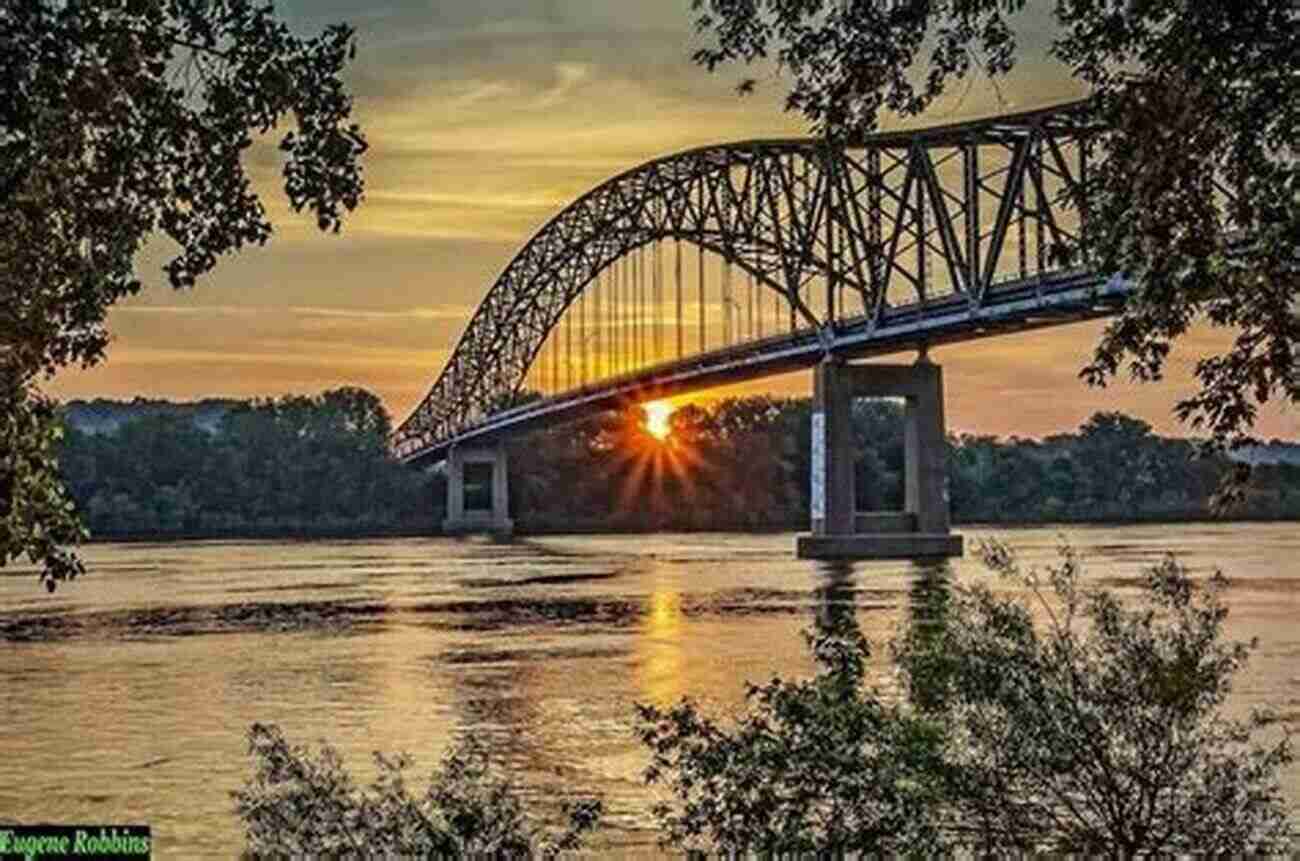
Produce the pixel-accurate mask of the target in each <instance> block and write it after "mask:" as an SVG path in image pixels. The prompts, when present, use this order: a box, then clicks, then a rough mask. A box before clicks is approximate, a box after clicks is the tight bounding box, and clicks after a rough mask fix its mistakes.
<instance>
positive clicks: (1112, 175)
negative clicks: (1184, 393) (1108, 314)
mask: <svg viewBox="0 0 1300 861" xmlns="http://www.w3.org/2000/svg"><path fill="white" fill-rule="evenodd" d="M1031 5H1032V6H1033V7H1035V8H1038V9H1041V8H1042V6H1043V5H1044V4H1029V3H1027V2H1026V0H800V2H788V0H693V3H692V6H693V8H694V10H695V15H696V24H697V27H698V29H699V30H700V31H701V32H702V33H703V34H705V35H706V36H707V37H710V38H711V41H710V44H709V45H707V46H706V47H704V48H702V49H700V50H699V51H698V52H697V53H696V55H695V59H696V61H697V62H698V63H700V64H701V65H704V66H706V67H707V68H709V69H710V70H713V69H715V68H717V67H719V66H721V65H724V64H727V63H732V62H740V63H745V64H749V63H755V62H763V61H775V62H776V63H777V64H778V66H779V68H780V70H781V71H782V72H783V73H785V74H786V75H788V80H789V94H788V97H787V108H788V109H789V110H792V111H797V112H800V113H802V114H803V115H804V116H805V117H806V118H807V119H808V121H809V122H810V123H811V125H812V127H813V128H814V129H815V130H816V132H817V133H818V134H823V135H826V136H828V137H830V138H831V139H833V140H841V141H842V140H848V139H851V138H852V137H853V136H855V135H860V134H863V133H868V132H871V131H874V130H875V129H876V127H877V122H878V120H879V117H880V114H881V111H882V110H891V111H894V112H896V113H898V114H902V115H915V114H920V113H922V112H923V111H925V110H926V108H928V107H929V106H930V105H931V104H933V103H934V100H935V99H936V98H938V97H939V96H940V95H942V94H943V93H944V92H945V91H946V90H947V89H948V88H949V87H950V86H951V85H952V84H953V83H954V82H956V81H958V80H960V79H963V78H967V77H968V76H971V75H974V74H984V75H987V76H988V77H989V78H991V79H996V78H998V77H1000V76H1003V75H1005V74H1006V73H1007V72H1009V71H1010V70H1011V69H1012V68H1013V67H1014V65H1015V63H1016V61H1017V59H1018V57H1019V55H1020V53H1021V52H1020V49H1019V48H1018V46H1017V43H1016V31H1015V24H1016V19H1017V17H1019V16H1021V15H1023V14H1025V11H1026V9H1027V8H1028V7H1030V6H1031ZM1054 15H1055V24H1056V31H1055V33H1054V36H1053V38H1052V41H1051V47H1050V53H1051V56H1052V58H1053V59H1055V60H1056V61H1058V62H1060V63H1062V64H1063V65H1064V66H1065V67H1066V68H1067V69H1068V70H1069V72H1070V74H1071V75H1073V77H1074V78H1075V79H1076V80H1078V81H1079V82H1080V83H1081V84H1083V85H1084V86H1085V87H1086V88H1087V90H1088V91H1089V92H1090V93H1091V96H1092V98H1091V100H1090V102H1089V107H1088V112H1089V113H1090V117H1088V119H1090V120H1092V121H1093V122H1095V123H1096V124H1097V125H1098V126H1099V127H1100V128H1102V129H1104V130H1105V131H1104V132H1102V133H1100V134H1098V135H1097V136H1096V138H1095V156H1096V158H1097V162H1096V164H1097V170H1096V171H1095V173H1094V174H1093V176H1092V177H1091V179H1090V182H1089V183H1088V187H1087V197H1088V200H1089V204H1090V206H1091V208H1092V213H1093V216H1094V217H1092V218H1091V219H1089V222H1088V229H1087V230H1086V231H1085V232H1084V240H1083V245H1084V247H1083V248H1077V249H1073V254H1074V255H1083V258H1082V259H1084V260H1086V262H1087V264H1088V265H1089V266H1093V267H1096V268H1097V269H1098V270H1099V271H1101V272H1105V273H1122V274H1124V275H1125V276H1126V277H1128V278H1130V279H1132V280H1133V281H1134V282H1135V283H1136V284H1137V286H1138V292H1137V294H1136V295H1135V296H1134V298H1133V299H1132V300H1131V301H1130V302H1129V304H1128V306H1127V308H1126V309H1125V311H1124V313H1123V314H1122V315H1121V316H1119V317H1118V318H1116V319H1115V320H1114V321H1113V322H1112V323H1111V325H1110V326H1109V327H1108V328H1107V329H1106V331H1105V333H1104V335H1103V336H1102V338H1101V340H1100V342H1099V343H1098V344H1097V347H1096V351H1095V354H1094V356H1093V359H1092V361H1091V362H1090V363H1089V365H1088V366H1087V367H1086V368H1084V369H1083V371H1082V376H1083V377H1084V378H1085V379H1086V380H1087V381H1088V382H1090V383H1092V384H1095V385H1104V384H1105V383H1106V382H1107V381H1109V380H1111V379H1112V378H1114V377H1115V375H1116V374H1117V373H1119V371H1120V370H1121V369H1122V368H1123V367H1125V366H1127V368H1128V369H1129V370H1130V372H1131V373H1132V375H1133V377H1134V378H1136V379H1139V380H1153V379H1158V378H1160V376H1161V374H1162V373H1163V371H1164V367H1165V362H1166V359H1167V356H1168V353H1169V350H1170V347H1171V345H1172V343H1173V342H1174V341H1176V340H1177V339H1178V338H1179V337H1180V336H1182V335H1184V334H1185V333H1186V332H1187V330H1188V328H1189V326H1191V325H1192V324H1193V323H1194V322H1197V321H1208V322H1210V323H1211V324H1213V325H1214V326H1218V327H1224V328H1226V329H1228V330H1230V331H1231V332H1232V333H1233V334H1234V335H1235V339H1234V340H1233V341H1232V343H1231V346H1230V347H1229V348H1228V349H1227V350H1226V351H1224V352H1222V353H1220V354H1217V355H1206V356H1203V357H1202V358H1201V359H1200V360H1199V361H1198V363H1197V365H1196V368H1195V372H1196V377H1197V379H1198V381H1199V385H1200V389H1199V391H1197V392H1195V393H1193V394H1192V395H1191V396H1189V397H1188V398H1186V399H1185V400H1183V401H1181V402H1180V403H1179V404H1178V407H1177V413H1178V415H1179V416H1180V418H1182V419H1183V420H1184V421H1188V422H1190V424H1191V425H1192V426H1193V427H1203V428H1205V429H1207V430H1209V431H1210V432H1211V433H1212V434H1213V437H1214V440H1215V441H1216V442H1218V443H1220V444H1222V443H1229V442H1234V441H1240V440H1241V439H1242V438H1243V437H1244V435H1245V434H1246V433H1248V432H1249V430H1250V428H1251V426H1252V425H1253V422H1254V419H1255V416H1256V412H1257V409H1258V405H1259V404H1260V403H1262V402H1264V401H1267V400H1268V399H1270V398H1275V397H1285V398H1289V399H1290V400H1291V401H1293V402H1294V401H1297V400H1300V376H1298V374H1297V370H1298V369H1297V360H1296V351H1297V344H1298V343H1300V315H1298V313H1297V312H1298V308H1297V304H1296V303H1297V297H1298V296H1300V165H1298V163H1297V141H1300V12H1298V11H1297V7H1296V6H1295V4H1293V3H1289V2H1284V0H1144V2H1116V0H1057V2H1056V4H1055V10H1054ZM753 83H754V82H753V80H752V79H750V80H746V81H744V82H743V83H742V84H741V90H742V91H748V90H750V89H752V88H753ZM1224 191H1230V192H1231V194H1232V200H1231V202H1226V203H1225V200H1224Z"/></svg>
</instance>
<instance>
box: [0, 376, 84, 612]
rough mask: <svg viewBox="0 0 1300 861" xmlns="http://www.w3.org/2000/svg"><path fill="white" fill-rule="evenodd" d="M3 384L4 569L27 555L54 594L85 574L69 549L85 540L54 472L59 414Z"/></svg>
mask: <svg viewBox="0 0 1300 861" xmlns="http://www.w3.org/2000/svg"><path fill="white" fill-rule="evenodd" d="M6 383H8V385H5V384H6ZM0 385H5V390H4V391H3V392H2V393H0V398H2V399H3V401H2V403H0V407H3V408H2V409H0V567H2V566H3V564H4V563H5V562H6V561H8V560H9V559H14V558H18V557H19V556H22V555H26V556H27V558H28V561H29V562H31V563H32V564H35V565H39V566H40V568H41V570H40V578H41V581H42V582H44V583H45V586H46V588H47V589H49V590H50V591H54V584H55V583H56V582H57V581H58V580H69V579H72V578H73V577H76V576H77V575H78V574H79V573H81V571H82V565H81V561H80V560H79V559H77V557H76V556H74V555H73V554H71V553H69V552H68V551H67V550H66V549H64V546H65V545H68V544H73V543H76V542H77V541H79V540H80V539H81V538H82V537H84V535H85V530H84V529H83V528H82V526H81V524H80V523H78V521H77V518H76V517H75V515H74V513H73V502H72V500H70V499H68V498H67V496H66V494H65V492H64V489H63V484H62V482H60V481H59V475H58V472H57V471H56V470H55V469H54V463H55V461H54V450H55V447H56V446H57V445H58V442H59V439H60V437H61V428H60V426H59V420H58V414H57V412H56V411H55V408H54V405H53V404H52V403H50V402H49V401H48V400H45V399H43V398H41V397H39V396H37V395H34V394H32V393H31V392H28V391H26V390H25V389H23V388H21V387H19V386H16V385H14V384H13V381H12V380H9V381H6V380H0Z"/></svg>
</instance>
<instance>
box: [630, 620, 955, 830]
mask: <svg viewBox="0 0 1300 861" xmlns="http://www.w3.org/2000/svg"><path fill="white" fill-rule="evenodd" d="M805 637H806V639H807V641H808V643H809V645H810V647H811V648H812V651H813V655H814V657H815V659H816V661H817V663H818V666H819V668H820V671H819V673H818V674H817V676H816V677H814V678H812V679H809V680H806V681H801V682H787V681H783V680H781V679H773V680H772V681H770V682H768V683H767V684H765V685H762V686H755V685H749V687H748V692H747V699H748V702H749V708H748V711H747V712H746V713H745V714H744V715H743V716H742V717H741V718H740V719H739V721H738V722H737V724H736V725H735V727H733V728H730V729H727V728H723V727H721V726H720V725H719V724H717V723H716V722H714V721H713V720H711V719H709V718H708V717H706V716H704V715H702V714H701V713H700V711H699V709H698V707H697V706H696V704H695V703H694V702H692V701H691V700H689V699H683V700H682V701H681V702H680V703H679V704H678V705H676V706H674V707H672V708H670V709H667V710H661V709H659V708H656V707H654V706H651V705H638V706H637V711H638V713H639V716H640V720H641V729H640V736H641V740H642V742H643V743H644V744H645V745H646V746H647V747H648V748H649V749H650V751H651V755H652V762H651V765H650V767H649V768H648V769H647V772H646V779H647V781H648V782H649V783H652V784H653V783H665V784H667V786H668V787H669V789H670V792H671V793H672V796H673V798H674V802H673V803H666V802H665V803H661V804H659V805H656V807H655V808H654V811H653V812H654V814H655V816H656V818H657V819H658V821H659V824H660V826H661V828H662V829H663V832H664V833H663V837H662V839H661V842H662V844H663V845H664V846H666V847H668V846H671V847H674V848H677V849H685V850H704V851H717V852H722V853H727V854H749V853H759V854H761V855H769V854H804V853H823V852H826V851H831V850H834V851H841V852H844V851H853V852H892V851H926V850H929V851H934V850H936V849H938V848H939V844H938V842H937V838H938V834H937V832H936V831H935V829H934V827H933V825H934V822H935V820H934V817H933V813H934V812H935V810H936V807H937V802H938V798H937V796H936V794H935V787H936V780H935V778H936V777H937V776H938V772H939V770H940V768H941V765H942V763H941V762H940V761H939V759H938V756H937V753H938V751H939V743H938V742H939V733H938V732H937V730H936V729H935V727H934V726H933V725H931V724H930V723H928V722H926V721H921V720H917V719H915V718H913V717H911V716H910V715H909V714H908V713H907V712H906V711H905V710H904V709H902V708H901V707H899V706H898V705H889V704H886V703H884V702H883V701H882V700H881V699H879V698H877V697H876V696H874V695H870V694H864V693H863V692H862V691H861V686H862V681H863V675H864V667H865V660H866V658H867V657H868V650H867V643H866V640H865V639H864V638H863V636H862V634H861V632H860V631H859V630H858V629H857V628H856V626H855V625H840V626H832V627H829V628H828V627H827V626H825V625H823V626H822V627H820V628H819V629H818V630H817V631H811V632H805Z"/></svg>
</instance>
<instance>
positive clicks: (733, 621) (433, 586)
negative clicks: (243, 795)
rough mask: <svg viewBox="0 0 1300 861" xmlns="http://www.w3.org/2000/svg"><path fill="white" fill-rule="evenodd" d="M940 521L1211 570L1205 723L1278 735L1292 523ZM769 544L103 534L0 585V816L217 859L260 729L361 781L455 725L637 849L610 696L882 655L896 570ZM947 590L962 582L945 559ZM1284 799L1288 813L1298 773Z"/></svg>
mask: <svg viewBox="0 0 1300 861" xmlns="http://www.w3.org/2000/svg"><path fill="white" fill-rule="evenodd" d="M963 532H964V534H965V535H966V536H967V541H968V546H971V545H972V543H973V541H974V540H977V539H978V538H980V537H982V536H984V535H990V534H995V535H998V536H1000V537H1003V538H1005V539H1007V540H1009V542H1010V543H1011V544H1012V546H1014V547H1015V548H1017V549H1018V550H1019V552H1020V553H1021V556H1022V558H1023V559H1024V560H1026V561H1037V562H1047V561H1050V560H1051V559H1052V558H1053V557H1054V555H1055V548H1056V546H1057V544H1058V543H1059V541H1060V540H1061V538H1062V537H1064V538H1066V539H1068V540H1069V541H1070V542H1071V543H1072V544H1073V545H1074V546H1075V547H1076V548H1077V549H1078V550H1080V551H1081V552H1082V553H1083V554H1084V556H1085V560H1086V563H1087V567H1088V575H1089V577H1090V578H1092V579H1094V580H1105V581H1106V582H1107V583H1110V584H1112V585H1117V586H1119V587H1120V588H1121V589H1124V590H1126V591H1128V590H1131V589H1132V588H1133V587H1134V584H1135V583H1136V580H1135V578H1136V577H1137V576H1138V575H1140V573H1141V571H1142V569H1143V567H1144V566H1147V565H1150V564H1153V563H1155V562H1158V561H1159V560H1160V558H1161V557H1162V556H1163V554H1164V552H1165V551H1166V550H1168V549H1175V550H1177V551H1178V552H1179V554H1180V558H1181V560H1182V561H1183V562H1184V563H1185V564H1187V565H1188V566H1189V567H1190V568H1191V569H1192V571H1193V573H1194V574H1195V575H1196V576H1197V577H1204V576H1208V575H1209V574H1210V573H1211V572H1212V571H1213V569H1214V568H1215V567H1220V568H1222V569H1223V570H1224V571H1225V573H1227V574H1228V575H1229V576H1230V577H1231V578H1232V580H1233V585H1232V587H1231V588H1230V590H1229V591H1228V593H1227V599H1228V602H1229V606H1230V607H1231V610H1232V615H1231V617H1230V620H1229V633H1230V634H1231V635H1232V636H1234V637H1236V638H1241V639H1249V638H1250V637H1255V636H1257V637H1258V638H1259V640H1260V643H1261V646H1260V649H1259V651H1258V652H1257V654H1256V655H1255V657H1254V659H1253V660H1252V662H1251V664H1250V666H1249V668H1248V669H1247V671H1246V672H1245V673H1244V674H1243V676H1242V677H1241V678H1240V679H1239V681H1238V683H1237V686H1236V691H1235V693H1234V698H1233V700H1232V703H1231V706H1232V709H1233V710H1234V711H1243V710H1244V709H1246V708H1248V707H1250V706H1252V705H1257V704H1265V703H1267V704H1271V705H1273V706H1275V707H1276V708H1277V709H1278V710H1279V711H1280V712H1281V713H1282V715H1283V718H1284V720H1286V721H1288V722H1289V723H1290V725H1291V726H1292V727H1293V728H1300V661H1298V660H1297V658H1300V630H1298V629H1297V625H1296V621H1297V619H1298V618H1300V614H1298V613H1297V611H1298V610H1300V597H1298V596H1300V571H1298V569H1297V560H1300V530H1298V529H1297V528H1296V526H1295V525H1294V524H1250V525H1243V524H1214V525H1186V526H1149V527H1147V526H1143V527H1122V528H1109V527H1107V528H1078V527H1069V528H1065V529H1051V528H1033V529H1023V530H996V531H990V530H984V529H966V530H963ZM793 547H794V536H793V535H759V536H753V535H743V536H741V535H719V534H694V535H655V536H600V537H589V536H583V537H562V536H560V537H546V538H538V539H523V540H519V541H517V542H516V543H514V544H511V545H496V544H491V543H487V542H483V541H476V540H452V539H441V538H436V539H435V538H430V539H393V540H377V541H332V542H327V541H320V542H287V541H286V542H280V541H269V542H200V543H187V544H119V545H114V544H104V545H94V546H91V547H88V548H86V549H85V552H84V556H85V558H86V561H87V563H88V566H89V568H90V570H91V573H90V574H89V575H87V576H86V577H85V578H83V579H80V580H78V581H76V582H74V583H72V584H69V585H65V586H62V587H61V588H60V589H59V590H58V591H57V592H56V593H55V594H53V595H47V594H46V593H45V591H44V590H43V589H40V588H39V587H38V584H37V583H36V580H35V577H34V576H33V574H32V572H31V571H30V570H29V569H9V570H6V571H3V572H0V691H3V694H2V695H0V821H20V822H37V821H63V822H144V823H149V824H151V825H152V826H153V829H154V835H155V841H156V846H157V848H158V853H157V857H160V858H172V857H200V856H210V857H229V856H232V855H234V854H237V853H238V851H239V850H240V849H241V848H242V832H241V830H240V823H239V821H238V820H237V818H236V817H235V816H234V815H233V814H232V813H231V800H230V792H231V791H232V790H235V789H237V788H239V787H240V785H241V784H242V782H243V780H244V779H245V777H246V776H247V775H248V774H249V773H250V770H251V769H250V760H249V759H248V758H247V755H246V748H247V742H246V737H245V734H246V731H247V728H248V726H249V725H250V724H251V723H252V722H254V721H262V722H274V723H278V724H280V725H281V727H282V728H283V729H284V730H285V732H286V734H287V735H288V736H289V737H290V738H291V739H293V740H295V741H300V742H313V743H314V742H316V741H317V740H320V739H327V740H329V741H330V742H331V743H333V744H334V745H335V746H336V747H337V748H338V749H339V750H340V751H341V753H342V754H343V756H344V759H345V761H346V762H347V763H348V765H349V766H350V767H352V768H353V770H354V772H355V773H356V775H357V776H358V777H359V778H361V779H363V780H368V779H369V777H371V776H372V775H373V773H374V772H373V767H372V764H371V760H370V752H371V751H373V750H381V751H387V752H396V751H402V750H404V751H407V752H409V753H411V754H412V755H413V756H414V757H415V759H416V762H417V767H416V772H415V774H414V775H413V778H414V782H415V783H416V785H419V783H420V782H421V781H422V778H423V775H424V774H425V773H427V772H428V771H429V770H431V769H432V767H433V766H434V765H435V764H436V763H437V761H438V759H439V758H440V757H441V755H442V753H443V752H444V751H445V750H446V748H447V746H448V744H449V742H450V741H451V740H452V739H453V738H454V737H455V736H457V735H458V734H462V733H467V732H473V733H479V734H483V735H485V736H486V737H488V738H490V740H491V743H492V746H493V747H494V749H495V750H496V751H498V752H499V754H500V755H501V756H502V757H503V758H504V759H505V760H506V762H507V763H508V764H509V766H510V767H511V769H512V770H513V772H514V773H515V774H516V776H517V778H518V780H519V781H520V782H521V783H522V784H523V785H524V786H525V788H526V789H527V791H528V792H529V794H531V795H534V796H536V797H539V798H544V799H548V800H552V801H553V800H554V799H555V798H556V797H557V796H559V795H561V794H563V793H564V792H567V791H571V790H574V789H577V790H582V791H586V792H596V793H599V794H601V795H602V796H603V797H604V799H605V802H606V806H607V809H608V810H609V816H608V820H607V823H606V827H605V829H604V830H603V832H602V833H601V834H600V835H599V837H598V839H597V844H596V845H597V846H598V847H599V848H603V849H607V850H614V849H617V850H619V851H621V852H627V851H632V850H636V851H638V852H650V851H652V850H653V848H654V834H653V832H652V830H651V822H650V820H649V819H648V817H647V816H646V814H645V811H646V809H647V808H648V807H649V803H650V802H651V801H652V800H653V799H654V798H655V797H657V796H656V794H655V791H652V790H649V789H647V788H645V787H644V786H643V784H642V782H641V778H640V773H641V770H642V768H643V767H644V764H645V760H644V757H643V755H642V753H641V751H640V749H639V748H638V746H637V743H636V742H635V739H634V736H633V734H632V727H633V725H634V723H633V720H632V708H631V704H632V703H633V702H636V701H640V702H654V703H659V704H667V703H669V702H672V701H674V700H676V699H677V698H679V697H681V696H683V695H690V696H692V697H694V698H696V699H699V700H701V701H703V702H704V703H705V704H706V705H707V706H708V707H709V708H710V709H713V710H714V711H716V712H719V713H726V712H728V711H730V710H734V709H735V708H737V707H738V706H739V704H740V703H741V701H742V699H743V682H744V681H745V680H751V681H756V682H758V681H763V680H766V679H767V678H769V677H770V676H771V675H773V674H781V675H785V676H803V675H807V674H809V673H810V672H811V671H812V666H811V663H810V661H809V660H808V657H807V655H806V653H805V651H804V648H803V643H802V640H801V638H800V636H799V632H800V630H801V629H803V628H806V627H808V626H809V625H810V624H812V623H813V621H814V619H815V618H816V616H817V614H818V613H827V612H836V611H838V612H843V611H845V610H847V609H848V608H850V607H851V608H852V612H855V613H856V615H857V617H858V619H859V621H860V623H861V625H862V627H863V630H864V631H865V633H866V634H867V636H868V637H869V638H871V640H872V641H873V642H874V643H883V642H884V641H886V640H887V639H888V638H889V637H890V636H891V635H892V633H893V632H894V631H895V629H896V627H897V625H898V624H899V622H900V621H902V620H904V619H905V618H906V617H907V614H909V613H913V612H918V604H922V603H923V602H924V596H925V595H926V594H927V590H928V589H931V588H933V586H934V584H935V582H936V579H935V577H936V575H935V572H934V571H933V570H932V569H926V568H923V567H921V566H917V565H912V564H909V563H906V562H876V563H859V564H856V565H854V566H853V567H852V569H851V570H848V571H838V572H836V571H831V570H829V569H827V568H823V567H819V566H818V565H817V564H815V563H810V562H803V561H800V560H796V559H795V558H794V555H793ZM947 576H950V577H951V578H953V579H955V580H957V581H969V580H972V579H975V578H980V577H988V576H989V575H988V574H987V573H986V572H984V571H983V569H982V568H981V566H980V565H979V564H978V563H976V562H975V561H973V560H971V559H969V558H968V559H965V560H958V561H956V562H954V563H953V564H952V565H951V570H950V573H949V574H948V575H947ZM879 651H880V652H883V651H884V650H883V649H881V650H879ZM880 663H881V665H880V667H879V674H880V676H879V679H880V683H881V684H882V685H883V686H884V687H885V688H888V686H889V677H888V670H887V666H886V665H885V664H884V662H883V658H882V659H881V662H880ZM1285 788H1286V791H1287V793H1288V796H1289V797H1290V798H1291V799H1292V801H1293V802H1300V766H1293V767H1292V768H1291V769H1290V770H1289V771H1288V772H1287V774H1286V776H1285Z"/></svg>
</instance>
